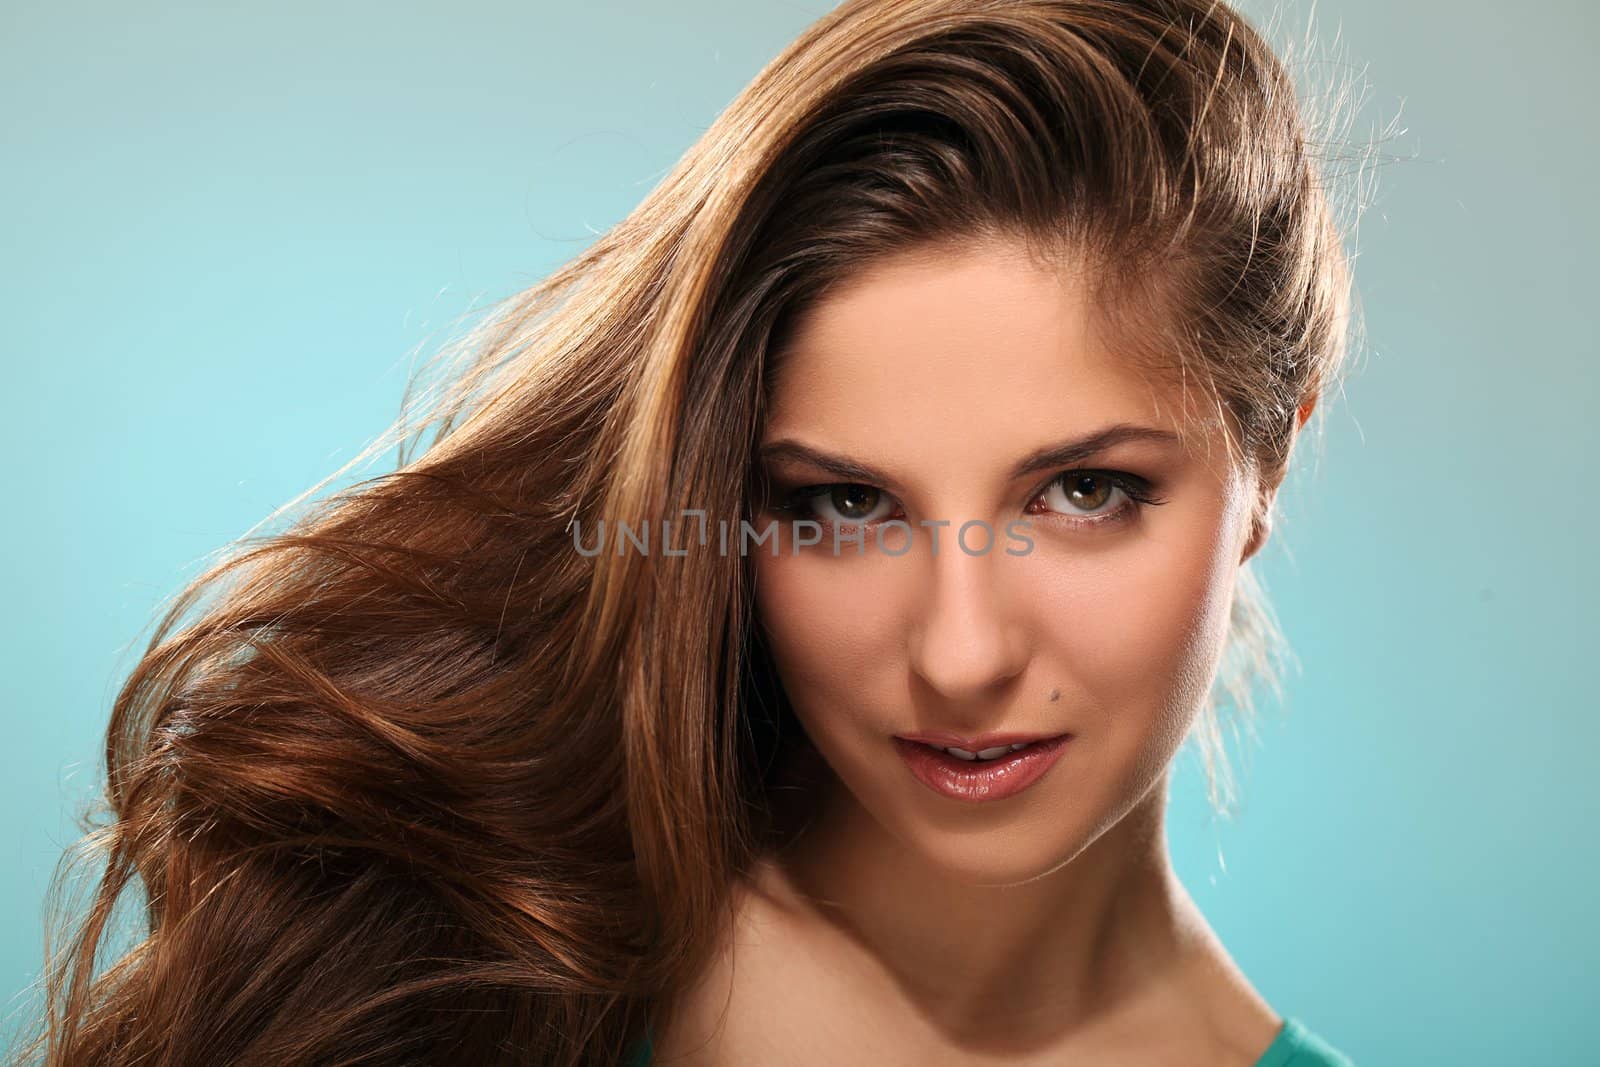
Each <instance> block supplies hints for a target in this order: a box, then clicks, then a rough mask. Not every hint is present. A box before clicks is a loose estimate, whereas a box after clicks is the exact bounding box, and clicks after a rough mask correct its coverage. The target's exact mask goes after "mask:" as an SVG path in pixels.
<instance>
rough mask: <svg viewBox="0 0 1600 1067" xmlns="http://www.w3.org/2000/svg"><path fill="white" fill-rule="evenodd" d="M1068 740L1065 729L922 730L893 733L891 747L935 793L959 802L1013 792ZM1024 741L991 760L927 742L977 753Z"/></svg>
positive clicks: (1034, 779)
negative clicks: (1052, 732) (966, 757)
mask: <svg viewBox="0 0 1600 1067" xmlns="http://www.w3.org/2000/svg"><path fill="white" fill-rule="evenodd" d="M1071 739H1072V735H1071V734H1055V735H1049V734H982V735H980V736H978V737H967V738H961V737H960V736H959V735H957V734H947V733H923V734H907V735H904V736H899V737H896V738H894V747H895V751H896V752H898V753H899V754H900V758H901V759H903V760H905V763H906V766H907V767H909V768H910V770H911V773H912V774H913V775H915V776H916V778H917V780H918V781H919V782H921V783H922V784H923V785H925V786H927V787H928V788H929V789H931V790H933V791H934V792H935V793H938V794H939V795H941V796H945V797H949V798H950V799H951V800H959V801H962V802H963V803H969V804H981V803H985V802H988V801H992V800H1004V799H1005V798H1006V797H1012V796H1016V795H1017V794H1018V793H1021V792H1022V791H1023V790H1025V789H1027V788H1028V787H1029V786H1031V785H1033V784H1034V783H1035V782H1037V781H1038V780H1039V779H1040V778H1043V777H1044V775H1045V772H1046V771H1048V770H1049V769H1050V768H1051V767H1053V766H1055V763H1056V761H1057V760H1059V759H1060V758H1061V756H1062V754H1063V753H1064V752H1065V751H1066V749H1067V742H1068V741H1070V740H1071ZM1024 741H1027V742H1030V744H1029V746H1028V747H1027V748H1025V749H1023V750H1021V751H1020V752H1013V753H1011V754H1010V755H1008V756H1001V757H1000V758H999V759H995V760H963V759H960V758H958V757H956V756H951V755H949V754H947V753H944V752H938V751H935V750H934V749H932V748H929V747H928V746H929V745H939V746H941V747H945V748H963V749H966V750H967V751H969V752H977V751H981V750H982V749H985V748H994V747H998V746H1000V745H1016V744H1021V743H1022V742H1024Z"/></svg>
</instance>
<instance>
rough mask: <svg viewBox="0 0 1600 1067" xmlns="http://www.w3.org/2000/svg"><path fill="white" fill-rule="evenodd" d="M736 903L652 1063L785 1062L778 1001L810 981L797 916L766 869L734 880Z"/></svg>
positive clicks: (657, 1043)
mask: <svg viewBox="0 0 1600 1067" xmlns="http://www.w3.org/2000/svg"><path fill="white" fill-rule="evenodd" d="M730 911H731V914H730V921H729V924H728V928H727V930H726V931H725V933H724V935H723V938H722V941H721V944H720V945H719V946H718V948H717V950H716V952H715V953H714V954H713V956H712V959H711V960H710V962H709V963H708V964H707V966H706V967H705V969H704V970H703V971H702V973H701V974H700V975H699V976H698V977H697V978H696V979H695V981H694V982H693V983H692V984H691V985H690V987H689V989H688V990H687V991H686V992H685V994H684V997H683V999H682V1000H681V1001H680V1002H679V1005H678V1010H677V1013H676V1014H675V1016H674V1017H673V1018H672V1019H670V1020H668V1021H667V1022H666V1023H665V1025H664V1028H663V1030H662V1032H661V1033H660V1034H657V1035H656V1037H655V1040H654V1041H653V1042H652V1044H653V1047H654V1055H653V1058H652V1060H651V1062H652V1064H663V1065H664V1064H669V1063H670V1064H674V1065H681V1067H720V1065H724V1064H749V1063H782V1062H784V1054H785V1050H784V1048H783V1045H784V1043H785V1042H784V1040H783V1037H782V1034H781V1027H780V1026H779V1025H777V1024H778V1023H779V1022H780V1021H781V1020H780V1019H779V1018H778V1015H779V1014H780V1013H779V1012H778V1011H777V1009H776V1008H775V1006H778V1005H782V1004H784V1003H785V1002H786V1001H785V999H784V998H785V996H786V994H787V995H789V996H792V995H793V994H795V993H796V992H797V990H796V989H795V986H796V983H797V980H800V981H803V979H802V978H801V972H802V971H803V968H801V967H797V962H798V961H797V959H796V956H795V951H794V950H795V948H796V947H797V946H796V944H795V940H796V939H795V937H794V934H795V929H796V921H795V916H794V914H793V912H792V909H791V905H790V904H789V902H787V901H786V900H784V899H783V897H782V895H781V894H780V893H777V892H774V888H773V886H772V885H771V883H770V882H768V881H767V880H766V879H765V878H764V877H763V875H762V870H761V869H758V870H757V871H756V872H753V873H752V876H751V878H749V879H747V880H744V881H741V882H739V883H737V884H736V885H735V886H734V889H733V896H732V908H731V909H730Z"/></svg>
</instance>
